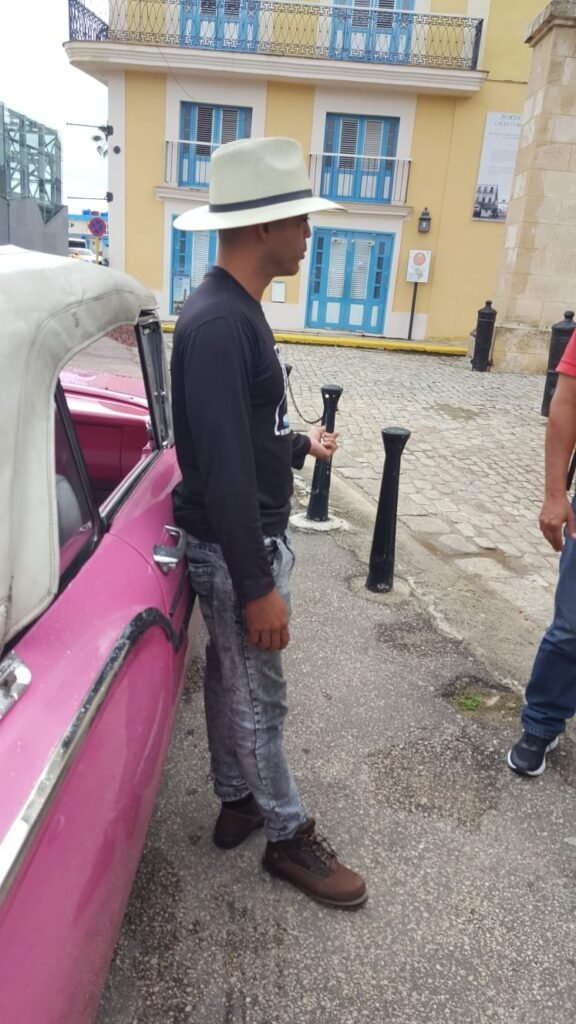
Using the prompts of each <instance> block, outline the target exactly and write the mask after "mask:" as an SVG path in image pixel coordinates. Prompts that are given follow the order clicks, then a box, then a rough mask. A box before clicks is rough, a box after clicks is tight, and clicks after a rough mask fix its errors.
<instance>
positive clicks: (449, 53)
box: [68, 0, 483, 71]
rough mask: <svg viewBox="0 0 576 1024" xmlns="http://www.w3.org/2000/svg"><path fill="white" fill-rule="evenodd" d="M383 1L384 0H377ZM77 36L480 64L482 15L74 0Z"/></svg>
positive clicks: (265, 0)
mask: <svg viewBox="0 0 576 1024" xmlns="http://www.w3.org/2000/svg"><path fill="white" fill-rule="evenodd" d="M375 2H376V0H375ZM68 4H69V11H70V39H71V40H83V41H91V42H100V41H102V40H105V39H108V40H110V41H112V42H114V41H117V42H132V43H144V44H146V43H149V44H154V45H156V46H157V45H164V46H179V47H190V48H192V49H199V50H226V51H230V50H232V51H237V52H245V53H260V54H267V55H270V56H278V57H310V58H313V59H327V60H350V61H360V62H364V63H379V64H403V65H410V66H417V67H438V68H454V69H463V70H469V71H472V70H474V69H475V68H476V67H477V66H478V54H479V50H480V40H481V35H482V25H483V22H482V19H481V18H465V17H459V16H457V15H448V14H420V13H413V12H410V11H401V10H393V11H390V10H382V9H380V8H378V7H377V6H374V7H354V6H345V5H341V4H334V5H326V4H321V3H310V2H284V0H110V3H109V15H108V18H109V20H108V24H107V23H106V20H105V18H106V16H107V15H106V8H107V7H108V4H107V3H105V0H86V3H80V0H68Z"/></svg>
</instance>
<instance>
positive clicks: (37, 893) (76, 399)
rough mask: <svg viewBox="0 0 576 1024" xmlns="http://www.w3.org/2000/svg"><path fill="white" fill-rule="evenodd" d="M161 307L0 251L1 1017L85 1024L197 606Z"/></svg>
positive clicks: (49, 263) (150, 797)
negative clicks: (176, 503)
mask: <svg viewBox="0 0 576 1024" xmlns="http://www.w3.org/2000/svg"><path fill="white" fill-rule="evenodd" d="M155 305H156V303H155V299H154V296H153V295H152V294H151V293H150V292H148V291H147V290H146V289H145V288H143V287H142V286H140V285H139V284H138V283H137V282H136V281H134V280H132V279H131V278H129V277H127V276H126V275H124V274H120V273H118V272H116V271H113V270H109V271H107V272H106V273H103V272H102V270H101V269H100V268H98V267H93V266H89V265H87V264H84V263H83V262H81V261H80V260H76V261H71V260H69V259H67V258H60V257H56V256H49V255H45V254H40V253H34V252H30V251H26V250H21V249H17V248H15V247H13V246H4V247H0V318H1V321H2V327H3V330H2V337H1V339H0V379H1V380H2V386H3V392H4V394H3V429H2V433H1V435H0V483H1V486H0V778H1V779H2V786H1V787H0V949H1V950H2V955H1V957H0V1021H2V1022H3V1024H90V1022H91V1021H93V1020H94V1018H95V1015H96V1011H97V1006H98V1002H99V998H100V994H101V990H102V987H103V985H104V982H105V979H106V975H107V972H108V968H109V964H110V960H111V957H112V953H113V950H114V945H115V942H116V938H117V936H118V932H119V930H120V924H121V921H122V917H123V914H124V910H125V907H126V903H127V900H128V896H129V892H130V888H131V885H132V881H133V878H134V874H135V871H136V867H137V864H138V860H139V857H140V853H141V850H142V846H143V843H144V838H145V835H146V830H147V826H148V823H149V820H150V816H151V814H152V810H153V806H154V800H155V796H156V793H157V789H158V785H159V781H160V776H161V772H162V767H163V763H164V759H165V755H166V751H167V747H168V744H169V740H170V736H171V731H172V726H173V722H174V717H175V713H176V708H177V704H178V698H179V694H180V689H181V683H182V678H183V670H184V664H185V657H186V649H187V637H188V630H189V620H190V614H191V610H192V595H191V592H190V589H189V585H188V581H187V575H186V560H185V537H184V536H183V534H182V532H181V531H180V530H178V529H177V528H176V527H175V525H174V521H173V518H172V500H171V493H172V489H173V487H174V485H175V483H176V482H177V480H178V479H179V471H178V466H177V462H176V458H175V453H174V448H173V443H172V426H171V414H170V403H169V395H168V380H167V370H166V363H165V358H164V351H163V343H162V334H161V330H160V323H159V321H158V317H157V314H156V312H155V308H154V307H155Z"/></svg>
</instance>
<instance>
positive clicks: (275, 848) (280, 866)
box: [262, 818, 368, 910]
mask: <svg viewBox="0 0 576 1024" xmlns="http://www.w3.org/2000/svg"><path fill="white" fill-rule="evenodd" d="M315 826H316V822H315V821H314V818H308V820H307V821H305V822H304V824H303V825H301V826H300V828H299V829H298V831H297V832H296V834H295V835H293V836H292V838H291V839H286V840H283V841H282V842H279V843H270V842H269V843H268V844H267V846H266V850H265V853H264V859H263V861H262V866H263V867H264V868H265V869H266V871H269V872H270V874H271V875H278V877H279V878H285V879H286V881H287V882H292V885H295V886H296V887H297V888H298V889H302V892H305V893H306V895H307V896H311V897H312V899H313V900H317V902H318V903H325V904H327V905H328V906H330V907H342V908H344V909H346V910H353V909H355V908H356V907H360V906H361V905H362V904H363V903H364V902H365V901H366V899H367V898H368V893H367V892H366V885H365V883H364V879H362V878H361V877H360V875H357V874H356V872H355V871H351V870H350V868H347V867H345V866H344V864H340V861H339V860H338V858H337V856H336V854H335V853H334V850H333V849H332V847H331V846H330V843H329V842H328V841H327V840H326V839H324V838H323V836H320V835H318V833H317V832H316V831H315Z"/></svg>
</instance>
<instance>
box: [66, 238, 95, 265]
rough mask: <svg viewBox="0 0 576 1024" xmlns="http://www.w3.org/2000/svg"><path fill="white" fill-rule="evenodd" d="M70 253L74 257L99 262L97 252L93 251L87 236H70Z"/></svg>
mask: <svg viewBox="0 0 576 1024" xmlns="http://www.w3.org/2000/svg"><path fill="white" fill-rule="evenodd" d="M68 255H69V256H73V257H74V259H78V260H84V261H85V262H86V263H97V262H98V260H97V259H96V254H95V253H93V252H92V249H91V248H90V246H89V245H88V242H87V241H86V239H85V238H69V239H68Z"/></svg>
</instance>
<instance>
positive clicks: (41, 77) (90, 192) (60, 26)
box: [0, 0, 113, 213]
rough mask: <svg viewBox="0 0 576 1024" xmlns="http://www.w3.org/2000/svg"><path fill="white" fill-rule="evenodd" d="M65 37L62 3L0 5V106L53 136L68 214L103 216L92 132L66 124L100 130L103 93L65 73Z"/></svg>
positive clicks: (11, 1) (1, 1)
mask: <svg viewBox="0 0 576 1024" xmlns="http://www.w3.org/2000/svg"><path fill="white" fill-rule="evenodd" d="M68 34H69V33H68V2H67V0H0V102H2V103H4V104H5V105H6V106H7V107H11V108H12V109H13V110H17V111H18V112H19V113H22V114H26V115H27V116H28V117H31V118H33V119H34V120H36V121H42V122H43V123H44V124H46V125H48V126H49V127H50V128H56V129H57V130H58V132H59V134H60V141H61V142H62V153H63V172H62V179H63V186H62V190H63V202H65V203H68V206H69V208H70V211H71V212H73V213H77V212H79V211H80V210H82V209H83V208H85V207H90V209H94V210H105V209H106V203H105V202H104V201H103V196H104V195H105V193H106V190H107V172H106V161H105V160H104V159H103V158H102V157H101V156H99V155H98V153H97V152H96V146H95V144H94V143H93V142H91V141H90V136H91V135H92V134H94V131H95V130H94V129H92V128H67V127H66V122H67V121H79V122H84V123H87V124H96V125H99V124H106V121H107V116H108V115H107V109H108V91H107V89H106V87H105V86H104V85H101V84H100V83H99V82H96V81H95V80H94V79H93V78H90V77H89V76H88V75H86V74H85V73H84V72H83V71H78V70H77V69H76V68H73V67H71V65H70V64H69V62H68V58H67V56H66V53H65V51H64V48H63V46H62V43H63V42H64V41H65V40H67V39H68ZM112 140H113V137H112ZM69 196H87V197H88V196H93V197H94V198H87V199H86V200H85V201H84V200H81V199H79V200H75V199H69ZM98 197H102V198H101V199H99V198H98Z"/></svg>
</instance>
